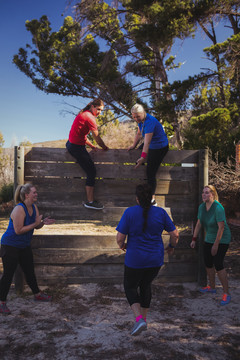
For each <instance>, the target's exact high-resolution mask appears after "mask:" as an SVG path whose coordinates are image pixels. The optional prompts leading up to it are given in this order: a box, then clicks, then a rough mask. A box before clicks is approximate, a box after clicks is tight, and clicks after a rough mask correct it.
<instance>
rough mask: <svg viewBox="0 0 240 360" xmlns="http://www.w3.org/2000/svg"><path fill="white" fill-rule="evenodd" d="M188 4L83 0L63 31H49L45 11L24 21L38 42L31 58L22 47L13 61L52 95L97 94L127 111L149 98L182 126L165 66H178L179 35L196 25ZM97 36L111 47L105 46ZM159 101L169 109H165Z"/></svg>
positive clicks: (118, 109)
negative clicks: (175, 51) (175, 49)
mask: <svg viewBox="0 0 240 360" xmlns="http://www.w3.org/2000/svg"><path fill="white" fill-rule="evenodd" d="M162 3H163V6H162ZM190 7H191V4H190V0H189V1H185V2H182V1H180V0H171V1H167V0H165V1H163V2H159V1H150V2H149V1H121V2H119V6H118V7H114V6H110V5H108V4H107V3H106V2H104V1H101V0H93V1H92V0H91V1H90V0H85V1H82V2H81V3H78V4H77V5H76V10H77V20H78V21H74V20H73V19H71V18H70V17H67V18H66V19H65V20H64V25H63V26H62V27H61V29H60V30H59V31H58V32H51V27H50V23H49V21H48V19H47V17H46V16H43V17H42V18H41V19H40V21H37V20H33V21H31V22H27V23H26V27H27V30H28V31H30V32H31V33H32V37H33V48H32V47H31V46H30V45H27V50H28V51H30V56H31V57H29V54H28V51H27V50H26V49H23V48H21V49H20V50H19V53H18V55H15V56H14V63H15V64H16V65H17V66H18V68H19V69H20V70H21V71H23V72H24V73H25V74H26V75H27V76H29V77H30V78H31V79H32V82H33V83H34V84H35V85H36V86H37V87H38V88H39V89H41V90H43V91H45V92H47V93H51V92H52V93H57V94H63V95H79V96H84V97H89V98H92V97H93V96H96V95H98V96H100V97H102V98H103V100H104V101H105V102H106V103H107V104H109V105H110V107H111V108H112V109H113V110H114V111H116V112H117V113H118V114H124V115H128V114H129V110H130V108H131V106H132V105H133V103H134V102H136V101H141V102H143V103H144V102H145V105H148V106H149V107H150V108H151V107H152V109H156V110H157V111H156V115H157V116H160V117H161V118H162V121H165V122H166V121H167V122H168V123H170V122H171V123H173V124H174V125H175V130H176V131H178V124H177V114H176V111H175V109H174V108H173V106H174V102H172V96H171V94H170V93H169V92H168V87H167V85H168V76H167V71H169V70H171V69H174V68H175V67H176V66H179V64H177V65H175V64H174V57H173V56H171V55H170V50H171V47H172V44H173V41H174V39H175V37H179V38H183V37H184V36H188V35H190V34H191V33H192V31H193V27H192V26H191V24H190V25H189V21H188V20H189V10H190ZM166 14H168V16H166ZM168 17H171V21H167V18H168ZM159 34H161V36H159ZM99 38H101V39H102V42H103V41H104V47H105V48H107V51H100V49H99V46H98V44H97V42H96V40H95V39H99ZM34 48H35V49H34ZM126 60H127V61H126ZM145 99H146V101H144V100H145ZM161 102H164V106H165V103H166V102H167V104H168V107H169V108H172V111H170V112H166V111H162V108H163V110H165V108H164V106H163V107H161ZM165 107H166V106H165ZM178 139H179V141H180V135H178Z"/></svg>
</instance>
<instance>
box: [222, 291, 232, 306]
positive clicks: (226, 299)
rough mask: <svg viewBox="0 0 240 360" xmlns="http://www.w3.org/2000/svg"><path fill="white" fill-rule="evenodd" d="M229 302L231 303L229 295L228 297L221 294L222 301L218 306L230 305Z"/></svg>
mask: <svg viewBox="0 0 240 360" xmlns="http://www.w3.org/2000/svg"><path fill="white" fill-rule="evenodd" d="M230 301H231V296H230V295H228V294H223V296H222V300H221V302H220V305H222V306H223V305H227V304H229V303H230Z"/></svg>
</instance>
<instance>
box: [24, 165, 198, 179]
mask: <svg viewBox="0 0 240 360" xmlns="http://www.w3.org/2000/svg"><path fill="white" fill-rule="evenodd" d="M96 170H97V177H98V178H99V177H100V178H109V179H116V178H121V179H126V181H127V180H129V179H138V180H139V181H140V180H145V179H146V167H145V166H140V167H139V168H138V169H134V167H133V166H130V165H126V166H124V165H119V164H100V165H98V164H96ZM38 176H40V177H43V176H46V177H85V176H86V175H85V173H84V171H83V170H82V169H81V168H80V166H79V165H78V164H74V163H37V162H35V163H25V179H26V180H27V179H28V178H29V180H30V178H31V177H38ZM157 178H158V179H162V180H172V179H174V180H182V181H184V180H188V181H192V180H196V179H197V178H198V168H194V167H193V168H183V167H173V166H160V168H159V170H158V172H157ZM33 180H34V179H33Z"/></svg>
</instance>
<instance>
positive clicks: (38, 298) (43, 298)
mask: <svg viewBox="0 0 240 360" xmlns="http://www.w3.org/2000/svg"><path fill="white" fill-rule="evenodd" d="M34 300H35V301H45V302H47V301H52V296H49V295H47V294H44V293H42V292H41V293H40V294H38V295H34Z"/></svg>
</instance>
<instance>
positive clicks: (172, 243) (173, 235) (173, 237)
mask: <svg viewBox="0 0 240 360" xmlns="http://www.w3.org/2000/svg"><path fill="white" fill-rule="evenodd" d="M169 235H170V239H169V244H168V246H167V247H166V249H165V250H166V251H167V253H168V254H169V255H171V254H172V253H173V252H174V248H175V247H176V246H177V243H178V240H179V232H178V230H177V229H175V230H173V231H170V232H169Z"/></svg>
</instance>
